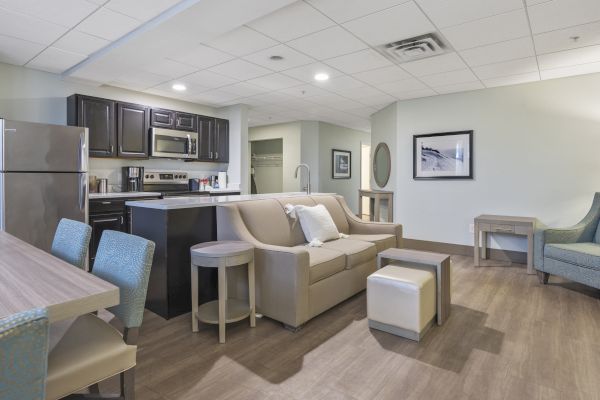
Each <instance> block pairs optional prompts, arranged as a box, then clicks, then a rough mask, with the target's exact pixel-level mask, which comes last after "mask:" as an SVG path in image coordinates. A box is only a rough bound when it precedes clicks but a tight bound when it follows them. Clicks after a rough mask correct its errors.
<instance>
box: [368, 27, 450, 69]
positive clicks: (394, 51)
mask: <svg viewBox="0 0 600 400" xmlns="http://www.w3.org/2000/svg"><path fill="white" fill-rule="evenodd" d="M446 49H447V46H446V45H445V44H444V42H442V40H441V39H440V38H439V37H438V36H437V35H436V34H435V33H427V34H425V35H421V36H416V37H413V38H410V39H404V40H399V41H397V42H392V43H388V44H384V45H381V46H379V47H378V48H377V50H379V52H380V53H381V54H383V55H384V56H385V57H387V58H388V59H390V60H392V61H394V62H396V63H405V62H408V61H415V60H420V59H422V58H427V57H433V56H438V55H440V54H443V53H445V52H446Z"/></svg>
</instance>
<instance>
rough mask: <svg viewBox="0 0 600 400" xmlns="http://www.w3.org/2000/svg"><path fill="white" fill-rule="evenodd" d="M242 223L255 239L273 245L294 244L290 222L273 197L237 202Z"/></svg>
mask: <svg viewBox="0 0 600 400" xmlns="http://www.w3.org/2000/svg"><path fill="white" fill-rule="evenodd" d="M237 207H238V210H239V211H240V215H241V216H242V219H243V220H244V224H245V225H246V227H247V228H248V230H249V231H250V233H251V234H252V236H254V237H255V238H256V239H257V240H259V241H260V242H262V243H266V244H272V245H274V246H287V247H289V246H294V245H296V244H297V243H295V242H294V235H293V234H292V226H291V222H290V221H289V220H288V217H287V215H285V211H284V210H283V207H282V206H281V204H279V202H278V201H277V200H275V199H265V200H255V201H246V202H240V203H238V204H237Z"/></svg>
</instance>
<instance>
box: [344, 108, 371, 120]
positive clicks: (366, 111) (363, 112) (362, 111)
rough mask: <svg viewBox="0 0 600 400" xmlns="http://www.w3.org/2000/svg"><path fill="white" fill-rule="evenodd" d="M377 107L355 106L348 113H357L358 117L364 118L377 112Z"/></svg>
mask: <svg viewBox="0 0 600 400" xmlns="http://www.w3.org/2000/svg"><path fill="white" fill-rule="evenodd" d="M376 112H377V109H375V108H373V107H360V108H354V109H351V110H348V113H349V114H351V115H356V116H358V117H363V118H371V115H373V113H376Z"/></svg>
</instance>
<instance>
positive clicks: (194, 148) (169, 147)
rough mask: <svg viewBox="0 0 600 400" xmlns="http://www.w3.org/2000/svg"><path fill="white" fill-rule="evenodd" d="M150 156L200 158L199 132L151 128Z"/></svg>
mask: <svg viewBox="0 0 600 400" xmlns="http://www.w3.org/2000/svg"><path fill="white" fill-rule="evenodd" d="M150 149H151V150H150V156H151V157H162V158H182V159H194V158H198V132H186V131H176V130H172V129H163V128H151V129H150Z"/></svg>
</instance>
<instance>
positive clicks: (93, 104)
mask: <svg viewBox="0 0 600 400" xmlns="http://www.w3.org/2000/svg"><path fill="white" fill-rule="evenodd" d="M67 123H68V124H69V125H74V126H84V127H86V128H88V132H89V149H90V151H89V155H90V157H115V156H116V155H117V149H116V144H117V135H116V129H115V102H114V101H112V100H107V99H100V98H97V97H89V96H82V95H72V96H70V97H69V98H68V99H67Z"/></svg>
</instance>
